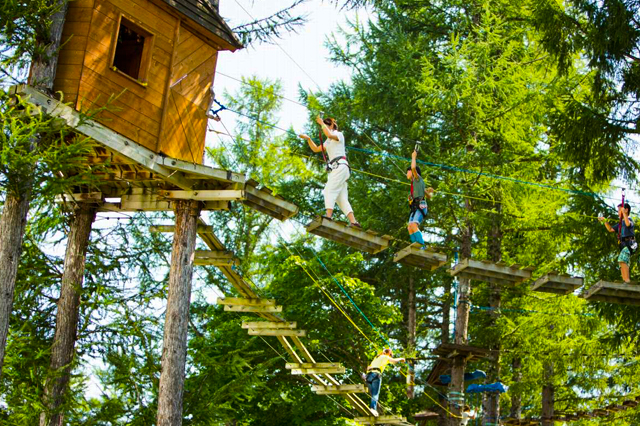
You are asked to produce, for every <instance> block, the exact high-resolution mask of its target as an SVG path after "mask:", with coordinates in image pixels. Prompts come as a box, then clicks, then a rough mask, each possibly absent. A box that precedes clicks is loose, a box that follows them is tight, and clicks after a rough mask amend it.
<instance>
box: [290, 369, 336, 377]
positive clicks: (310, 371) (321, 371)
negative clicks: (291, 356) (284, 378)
mask: <svg viewBox="0 0 640 426" xmlns="http://www.w3.org/2000/svg"><path fill="white" fill-rule="evenodd" d="M346 372H347V370H346V368H344V367H333V368H296V369H292V370H291V374H294V375H298V376H302V375H306V374H344V373H346Z"/></svg>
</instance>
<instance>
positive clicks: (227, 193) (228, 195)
mask: <svg viewBox="0 0 640 426" xmlns="http://www.w3.org/2000/svg"><path fill="white" fill-rule="evenodd" d="M158 195H159V196H161V197H164V198H168V199H174V200H195V201H237V200H243V199H244V191H242V190H236V189H220V190H218V189H216V190H213V189H212V190H198V191H177V190H176V191H158Z"/></svg>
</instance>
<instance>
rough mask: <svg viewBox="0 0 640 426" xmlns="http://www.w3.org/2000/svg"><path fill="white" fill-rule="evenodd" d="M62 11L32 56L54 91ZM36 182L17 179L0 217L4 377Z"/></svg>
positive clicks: (37, 74) (37, 77)
mask: <svg viewBox="0 0 640 426" xmlns="http://www.w3.org/2000/svg"><path fill="white" fill-rule="evenodd" d="M55 3H56V4H57V5H58V6H59V9H58V12H56V13H55V14H54V15H53V16H52V17H51V18H52V23H51V26H50V28H49V35H50V38H49V40H42V42H41V43H40V44H41V46H40V47H42V45H48V47H47V49H46V51H45V53H44V54H43V56H42V57H34V58H32V63H31V70H30V75H29V84H30V85H32V86H35V87H37V88H40V89H43V90H46V91H48V92H51V91H52V89H53V81H54V79H55V76H56V67H57V65H58V55H57V51H58V48H59V47H60V39H61V38H62V27H63V26H64V20H65V16H66V14H67V7H68V5H67V0H56V2H55ZM37 143H38V140H37V136H36V137H34V139H33V140H32V141H31V149H33V148H34V147H35V146H36V144H37ZM32 185H33V182H32V180H31V179H27V180H26V181H25V182H17V185H16V186H17V187H19V190H16V191H7V194H6V197H5V202H4V207H3V210H2V217H0V376H1V375H2V364H3V362H4V351H5V348H6V346H7V334H8V333H9V318H10V317H11V311H12V309H13V292H14V290H15V286H16V275H17V273H18V262H19V260H20V255H21V254H22V239H23V237H24V228H25V224H26V222H27V212H28V211H29V203H30V201H31V186H32Z"/></svg>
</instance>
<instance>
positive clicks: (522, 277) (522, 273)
mask: <svg viewBox="0 0 640 426" xmlns="http://www.w3.org/2000/svg"><path fill="white" fill-rule="evenodd" d="M533 270H534V268H532V267H527V268H522V267H521V266H520V265H511V266H508V265H507V264H506V263H500V262H499V263H494V262H489V261H487V260H473V259H468V258H467V259H462V261H460V263H458V264H457V265H455V266H454V267H453V269H451V270H450V271H449V273H450V274H451V275H452V276H454V277H458V278H468V279H471V280H476V281H483V282H488V283H495V284H503V285H517V284H520V283H522V282H524V281H526V280H528V279H530V278H531V271H533Z"/></svg>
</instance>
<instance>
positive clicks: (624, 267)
mask: <svg viewBox="0 0 640 426" xmlns="http://www.w3.org/2000/svg"><path fill="white" fill-rule="evenodd" d="M629 213H631V206H630V205H629V203H624V204H619V205H618V216H619V218H620V223H618V224H617V225H615V226H611V225H609V223H608V222H606V220H605V218H604V217H602V216H600V217H598V220H599V221H600V222H603V223H604V226H605V227H606V228H607V230H608V231H609V232H615V233H617V234H618V243H619V245H620V255H619V256H618V262H619V263H620V273H621V274H622V280H623V281H624V282H625V283H630V282H631V279H630V278H629V259H630V258H631V255H632V254H633V253H634V252H635V251H636V249H637V248H638V243H637V242H636V237H635V234H634V232H633V227H634V225H633V220H631V219H630V218H629Z"/></svg>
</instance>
